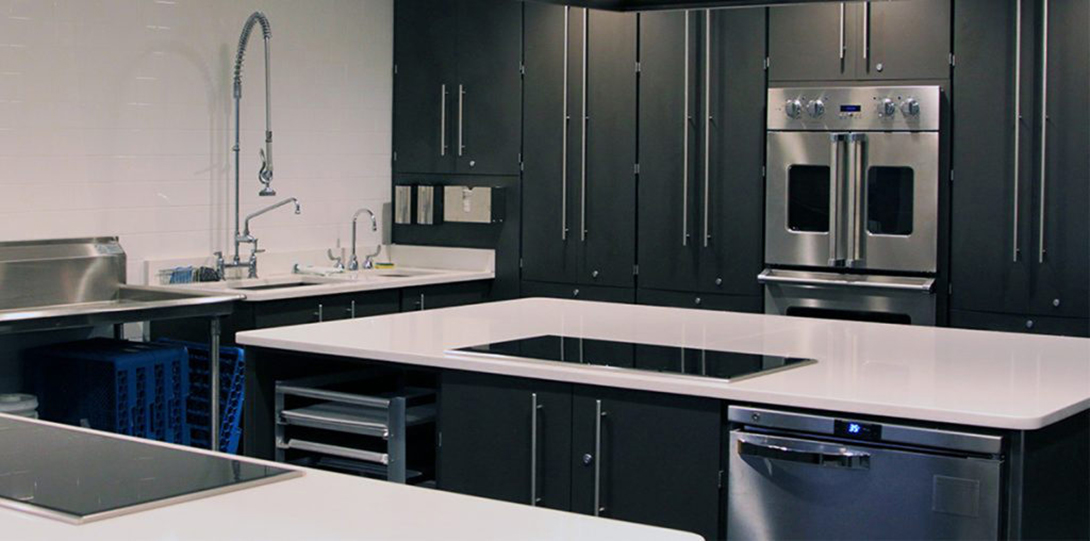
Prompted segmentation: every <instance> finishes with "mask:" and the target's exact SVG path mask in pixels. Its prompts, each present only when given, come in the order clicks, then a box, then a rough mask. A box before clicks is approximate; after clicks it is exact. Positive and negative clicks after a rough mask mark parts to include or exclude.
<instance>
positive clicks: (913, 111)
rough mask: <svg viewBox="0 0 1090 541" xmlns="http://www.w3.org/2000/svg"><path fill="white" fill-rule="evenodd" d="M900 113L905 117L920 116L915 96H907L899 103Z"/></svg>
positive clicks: (918, 104) (918, 103)
mask: <svg viewBox="0 0 1090 541" xmlns="http://www.w3.org/2000/svg"><path fill="white" fill-rule="evenodd" d="M901 113H903V114H904V115H905V116H907V117H918V116H920V102H919V101H918V100H917V99H916V98H908V99H907V100H905V101H904V102H903V103H901Z"/></svg>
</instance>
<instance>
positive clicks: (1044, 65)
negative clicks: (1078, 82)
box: [1037, 0, 1048, 263]
mask: <svg viewBox="0 0 1090 541" xmlns="http://www.w3.org/2000/svg"><path fill="white" fill-rule="evenodd" d="M1042 11H1043V12H1044V13H1043V15H1042V16H1041V198H1040V199H1041V200H1040V205H1041V209H1040V211H1041V212H1040V220H1041V223H1040V224H1039V225H1038V231H1037V234H1038V235H1039V238H1038V239H1037V262H1038V263H1044V262H1045V209H1046V206H1045V195H1046V194H1047V190H1046V188H1047V186H1048V0H1043V1H1042Z"/></svg>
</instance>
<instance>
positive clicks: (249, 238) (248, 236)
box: [242, 197, 303, 242]
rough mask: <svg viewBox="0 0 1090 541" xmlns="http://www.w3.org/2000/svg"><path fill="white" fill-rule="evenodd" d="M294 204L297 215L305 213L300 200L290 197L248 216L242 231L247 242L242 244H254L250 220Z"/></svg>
mask: <svg viewBox="0 0 1090 541" xmlns="http://www.w3.org/2000/svg"><path fill="white" fill-rule="evenodd" d="M292 203H294V204H295V213H296V214H300V213H302V212H303V207H302V206H301V205H300V204H299V200H298V199H296V198H294V197H289V198H287V199H285V200H283V201H281V202H279V203H274V204H272V205H269V206H267V207H265V208H263V209H261V210H258V211H255V212H253V213H251V214H250V215H249V216H247V217H246V225H245V228H244V229H243V230H242V238H243V239H245V240H242V242H253V239H254V237H253V235H251V234H250V220H253V219H254V218H257V217H258V216H261V215H262V214H266V213H269V212H272V211H274V210H276V209H278V208H280V207H282V206H284V205H288V204H292Z"/></svg>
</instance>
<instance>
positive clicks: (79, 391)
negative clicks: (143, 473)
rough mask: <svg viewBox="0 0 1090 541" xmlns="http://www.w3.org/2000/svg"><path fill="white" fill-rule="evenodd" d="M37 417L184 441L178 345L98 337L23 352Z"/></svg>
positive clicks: (185, 386) (182, 365)
mask: <svg viewBox="0 0 1090 541" xmlns="http://www.w3.org/2000/svg"><path fill="white" fill-rule="evenodd" d="M27 358H28V359H29V360H30V361H31V363H30V364H31V365H32V366H34V367H35V375H36V377H35V381H36V392H37V394H38V399H39V404H40V406H39V413H40V415H41V417H42V418H43V419H49V420H53V421H59V422H63V423H68V424H73V425H80V426H86V427H90V428H93V429H96V430H104V431H109V432H115V433H118V434H126V435H130V436H137V437H141V438H148V439H153V440H158V441H166V442H170V443H180V444H183V445H189V444H190V438H191V436H190V431H189V430H188V429H187V427H186V419H187V416H188V414H187V409H188V400H187V399H188V396H189V393H190V382H189V367H188V364H189V361H188V354H187V352H186V349H185V348H184V347H181V346H178V345H170V344H147V343H140V342H127V341H123V340H111V339H106V338H98V339H92V340H85V341H81V342H71V343H67V344H59V345H52V346H46V347H42V348H37V349H34V350H31V351H29V352H28V353H27Z"/></svg>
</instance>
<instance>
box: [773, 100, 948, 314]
mask: <svg viewBox="0 0 1090 541" xmlns="http://www.w3.org/2000/svg"><path fill="white" fill-rule="evenodd" d="M940 99H941V96H940V89H939V87H937V86H904V87H842V88H773V89H770V90H769V91H768V153H767V161H768V163H767V167H768V170H767V187H766V188H767V189H766V196H765V197H766V209H765V210H766V212H765V220H766V222H765V263H766V267H767V268H766V270H765V271H764V272H763V273H761V275H760V276H759V278H758V279H759V280H760V281H761V283H763V284H764V285H765V307H766V311H767V312H768V313H777V314H787V315H802V316H812V317H827V318H837V319H857V320H866V321H883V322H891V323H908V324H916V325H934V324H935V319H936V295H935V276H936V273H937V271H938V233H939V230H938V223H937V221H938V216H939V212H938V211H939V178H940V171H939V167H940V166H939V161H940V138H939V129H940V109H941V107H940Z"/></svg>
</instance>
